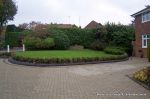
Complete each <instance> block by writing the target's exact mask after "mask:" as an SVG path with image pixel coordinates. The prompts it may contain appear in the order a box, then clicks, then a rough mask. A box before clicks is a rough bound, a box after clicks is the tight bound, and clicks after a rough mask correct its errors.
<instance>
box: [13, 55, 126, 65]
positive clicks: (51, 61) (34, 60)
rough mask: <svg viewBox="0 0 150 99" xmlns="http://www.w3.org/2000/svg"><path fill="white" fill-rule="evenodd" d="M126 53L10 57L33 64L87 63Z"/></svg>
mask: <svg viewBox="0 0 150 99" xmlns="http://www.w3.org/2000/svg"><path fill="white" fill-rule="evenodd" d="M127 57H128V55H127V54H123V55H116V56H109V57H108V56H107V57H78V58H30V57H23V56H17V55H15V54H13V55H12V58H13V59H14V60H16V61H21V62H29V63H34V64H66V63H87V62H101V61H110V60H122V59H125V58H127Z"/></svg>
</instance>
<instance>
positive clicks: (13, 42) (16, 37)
mask: <svg viewBox="0 0 150 99" xmlns="http://www.w3.org/2000/svg"><path fill="white" fill-rule="evenodd" d="M32 33H33V32H32V31H29V30H25V31H22V32H6V34H5V44H6V45H10V47H20V46H22V39H24V37H26V36H27V35H29V34H32Z"/></svg>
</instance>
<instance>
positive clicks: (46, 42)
mask: <svg viewBox="0 0 150 99" xmlns="http://www.w3.org/2000/svg"><path fill="white" fill-rule="evenodd" d="M54 46H55V42H54V39H53V38H50V37H49V38H46V39H44V40H43V48H44V49H51V48H53V47H54Z"/></svg>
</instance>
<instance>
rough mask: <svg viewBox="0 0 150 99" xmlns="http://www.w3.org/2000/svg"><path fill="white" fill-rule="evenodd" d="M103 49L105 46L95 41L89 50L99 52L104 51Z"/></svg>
mask: <svg viewBox="0 0 150 99" xmlns="http://www.w3.org/2000/svg"><path fill="white" fill-rule="evenodd" d="M104 48H105V45H104V44H103V43H102V42H100V40H95V41H94V42H93V43H92V44H91V49H93V50H100V51H102V50H104Z"/></svg>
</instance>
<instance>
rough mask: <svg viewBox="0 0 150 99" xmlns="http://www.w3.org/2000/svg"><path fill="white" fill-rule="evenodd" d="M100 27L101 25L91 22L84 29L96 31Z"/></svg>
mask: <svg viewBox="0 0 150 99" xmlns="http://www.w3.org/2000/svg"><path fill="white" fill-rule="evenodd" d="M101 26H102V24H101V23H98V22H96V21H94V20H93V21H91V22H90V23H89V24H88V25H87V26H86V27H85V28H86V29H96V28H99V27H101Z"/></svg>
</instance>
